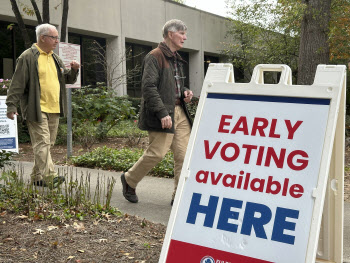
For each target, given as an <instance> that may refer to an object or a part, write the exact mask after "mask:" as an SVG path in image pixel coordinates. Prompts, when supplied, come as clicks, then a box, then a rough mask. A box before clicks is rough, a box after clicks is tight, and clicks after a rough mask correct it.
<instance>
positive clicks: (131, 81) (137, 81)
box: [125, 42, 152, 98]
mask: <svg viewBox="0 0 350 263" xmlns="http://www.w3.org/2000/svg"><path fill="white" fill-rule="evenodd" d="M125 49H126V53H127V60H126V72H127V92H128V95H129V96H130V97H136V98H140V97H141V78H142V76H141V66H142V61H143V59H144V58H145V56H146V55H147V54H148V53H149V52H150V51H151V50H152V47H150V46H145V45H140V44H134V43H128V42H127V43H125Z"/></svg>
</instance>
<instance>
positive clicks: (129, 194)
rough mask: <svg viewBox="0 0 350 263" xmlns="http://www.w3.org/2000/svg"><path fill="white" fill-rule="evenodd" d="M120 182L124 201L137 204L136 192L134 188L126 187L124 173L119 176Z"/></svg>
mask: <svg viewBox="0 0 350 263" xmlns="http://www.w3.org/2000/svg"><path fill="white" fill-rule="evenodd" d="M120 180H121V181H122V185H123V195H124V197H125V199H126V200H128V201H129V202H131V203H137V202H138V201H139V198H138V197H137V195H136V191H135V189H134V188H132V187H130V186H129V185H128V183H127V182H126V180H125V174H124V173H122V175H121V176H120Z"/></svg>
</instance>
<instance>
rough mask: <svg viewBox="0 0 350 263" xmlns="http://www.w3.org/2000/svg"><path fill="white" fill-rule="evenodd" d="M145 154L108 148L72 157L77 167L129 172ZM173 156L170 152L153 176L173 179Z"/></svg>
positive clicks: (131, 150) (153, 170)
mask: <svg viewBox="0 0 350 263" xmlns="http://www.w3.org/2000/svg"><path fill="white" fill-rule="evenodd" d="M142 154H143V150H142V149H129V148H123V149H121V150H118V149H111V148H108V147H106V146H105V147H102V148H96V149H94V150H93V151H91V152H88V153H85V154H83V155H80V156H76V157H72V162H73V164H74V165H76V166H82V167H88V168H101V169H104V170H115V171H127V170H128V169H129V168H131V167H132V166H133V165H134V163H136V162H137V160H138V159H139V158H140V157H141V155H142ZM173 167H174V162H173V154H172V153H171V152H168V153H167V154H166V156H165V158H164V159H163V160H162V161H161V162H160V163H159V164H158V165H157V166H156V167H154V168H153V169H152V170H151V172H150V173H151V174H153V175H156V176H162V177H173V176H174V173H173Z"/></svg>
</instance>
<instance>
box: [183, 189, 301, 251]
mask: <svg viewBox="0 0 350 263" xmlns="http://www.w3.org/2000/svg"><path fill="white" fill-rule="evenodd" d="M201 197H202V194H199V193H193V195H192V200H191V204H190V208H189V211H188V215H187V220H186V223H188V224H195V223H196V220H197V214H198V213H201V214H204V215H205V219H204V223H203V226H205V227H210V228H212V227H213V224H214V219H215V215H216V210H217V206H218V201H219V197H218V196H212V195H211V196H210V197H209V201H208V204H207V205H201V204H200V201H201ZM242 206H243V201H241V200H236V199H230V198H223V200H222V204H221V209H220V214H219V219H218V224H217V229H220V230H224V231H228V232H233V233H237V231H238V225H237V224H233V223H229V219H234V220H238V217H239V212H237V211H231V208H237V209H241V208H242ZM288 218H293V219H298V218H299V211H298V210H293V209H288V208H282V207H277V209H276V214H275V218H274V223H273V230H272V235H271V240H273V241H277V242H281V243H285V244H290V245H294V242H295V236H292V235H286V234H284V230H290V231H295V226H296V223H294V222H289V221H287V219H288ZM271 219H272V211H271V209H270V208H269V207H268V206H266V205H263V204H259V203H253V202H247V204H246V207H245V211H244V215H243V222H242V228H241V232H240V233H241V234H243V235H248V236H250V235H251V234H252V233H251V232H252V229H253V228H254V232H255V235H256V237H258V238H263V239H268V237H267V235H266V231H265V228H264V226H265V225H266V224H268V223H269V222H270V221H271Z"/></svg>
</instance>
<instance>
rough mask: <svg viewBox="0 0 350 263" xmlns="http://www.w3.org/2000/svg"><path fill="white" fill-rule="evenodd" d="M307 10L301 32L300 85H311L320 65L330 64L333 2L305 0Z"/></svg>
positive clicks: (328, 0)
mask: <svg viewBox="0 0 350 263" xmlns="http://www.w3.org/2000/svg"><path fill="white" fill-rule="evenodd" d="M302 2H303V3H304V4H305V6H306V8H305V12H304V14H303V19H302V23H301V32H300V50H299V61H298V73H299V74H298V84H301V85H303V84H304V85H305V84H306V85H310V84H312V83H313V81H314V78H315V72H316V68H317V65H318V64H329V42H328V33H329V22H330V13H331V0H303V1H302Z"/></svg>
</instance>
